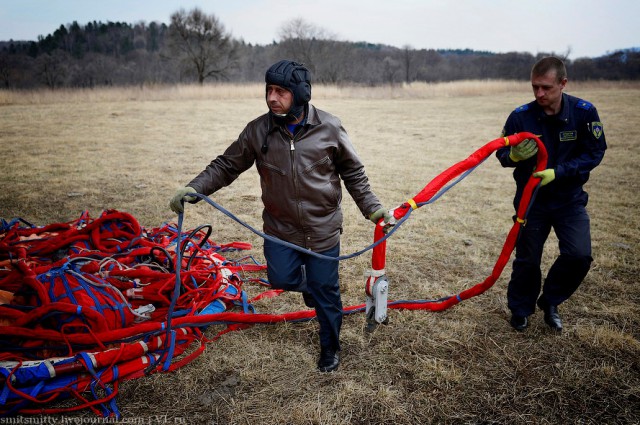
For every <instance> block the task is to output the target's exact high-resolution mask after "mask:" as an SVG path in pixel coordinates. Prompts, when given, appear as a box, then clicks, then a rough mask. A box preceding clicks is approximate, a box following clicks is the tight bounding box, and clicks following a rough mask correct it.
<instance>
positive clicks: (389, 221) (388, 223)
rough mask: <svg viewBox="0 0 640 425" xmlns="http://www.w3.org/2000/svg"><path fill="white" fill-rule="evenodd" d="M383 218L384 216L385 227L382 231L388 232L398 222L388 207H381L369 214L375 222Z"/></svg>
mask: <svg viewBox="0 0 640 425" xmlns="http://www.w3.org/2000/svg"><path fill="white" fill-rule="evenodd" d="M381 218H384V227H383V228H382V231H383V232H384V233H387V232H389V230H391V228H392V227H393V226H395V224H396V223H395V219H394V218H393V216H392V215H391V213H390V212H389V210H387V209H386V208H379V209H377V210H375V211H374V212H372V213H371V214H369V220H371V221H372V222H373V223H374V224H378V221H380V219H381Z"/></svg>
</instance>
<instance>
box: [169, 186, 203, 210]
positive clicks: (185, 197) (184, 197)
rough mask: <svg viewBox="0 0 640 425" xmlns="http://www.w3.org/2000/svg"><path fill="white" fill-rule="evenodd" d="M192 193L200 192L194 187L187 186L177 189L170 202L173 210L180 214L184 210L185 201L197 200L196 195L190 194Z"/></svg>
mask: <svg viewBox="0 0 640 425" xmlns="http://www.w3.org/2000/svg"><path fill="white" fill-rule="evenodd" d="M190 193H198V192H197V191H196V190H195V189H194V188H192V187H189V186H186V187H181V188H180V189H178V190H176V193H175V195H173V198H171V201H170V202H169V207H170V208H171V211H173V212H174V213H176V214H180V213H183V212H184V204H183V201H187V202H193V201H195V200H196V199H198V198H196V197H195V196H190V195H189V194H190Z"/></svg>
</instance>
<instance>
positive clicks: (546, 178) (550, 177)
mask: <svg viewBox="0 0 640 425" xmlns="http://www.w3.org/2000/svg"><path fill="white" fill-rule="evenodd" d="M533 177H538V178H539V179H542V180H540V186H546V185H548V184H549V183H551V182H552V181H554V180H555V178H556V172H555V170H554V169H553V168H547V169H546V170H542V171H538V172H535V173H533Z"/></svg>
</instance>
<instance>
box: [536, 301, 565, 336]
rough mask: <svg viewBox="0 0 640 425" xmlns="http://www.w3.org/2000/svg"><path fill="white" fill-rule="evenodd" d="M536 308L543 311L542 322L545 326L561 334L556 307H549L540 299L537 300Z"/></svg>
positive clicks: (560, 321)
mask: <svg viewBox="0 0 640 425" xmlns="http://www.w3.org/2000/svg"><path fill="white" fill-rule="evenodd" d="M538 307H540V309H541V310H542V311H544V322H545V323H546V324H547V326H549V327H550V328H551V329H552V330H554V331H556V332H562V318H561V317H560V313H559V312H558V306H556V305H549V304H548V303H547V302H546V301H544V300H542V298H540V299H538Z"/></svg>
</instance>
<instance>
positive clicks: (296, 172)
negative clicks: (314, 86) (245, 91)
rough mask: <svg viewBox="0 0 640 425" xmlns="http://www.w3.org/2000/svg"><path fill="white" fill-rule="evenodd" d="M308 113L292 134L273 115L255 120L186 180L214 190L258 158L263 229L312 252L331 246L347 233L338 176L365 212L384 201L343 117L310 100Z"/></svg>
mask: <svg viewBox="0 0 640 425" xmlns="http://www.w3.org/2000/svg"><path fill="white" fill-rule="evenodd" d="M306 117H307V118H306V122H305V124H304V126H302V127H301V128H299V129H297V130H296V132H295V136H292V135H291V133H290V132H289V131H288V130H287V129H286V128H284V127H281V126H279V125H277V124H276V123H275V122H274V121H273V120H272V119H271V116H270V115H269V114H265V115H262V116H260V117H258V118H256V119H255V120H253V121H252V122H250V123H249V124H247V126H246V127H245V128H244V130H243V131H242V133H240V136H239V137H238V139H237V140H236V141H235V142H233V143H232V144H231V145H230V146H229V147H228V148H227V150H226V151H225V152H224V153H223V154H222V155H220V156H218V157H217V158H216V159H214V160H213V161H211V163H210V164H209V165H208V166H207V168H205V169H204V170H203V171H202V172H201V173H200V174H199V175H198V176H196V177H195V178H194V179H193V180H192V181H191V182H190V183H189V184H188V186H190V187H192V188H194V189H195V190H196V191H197V192H198V193H201V194H204V195H210V194H212V193H214V192H215V191H217V190H218V189H220V188H222V187H224V186H227V185H229V184H230V183H231V182H233V181H234V180H235V179H236V178H237V177H238V175H239V174H240V173H242V172H243V171H245V170H247V169H249V168H250V167H251V166H252V165H253V164H254V163H255V164H256V167H257V169H258V173H259V174H260V185H261V187H262V202H263V204H264V210H263V212H262V218H263V221H264V232H265V233H266V234H268V235H272V236H275V237H277V238H279V239H283V240H285V241H288V242H291V243H294V244H296V245H298V246H302V247H304V248H308V249H311V250H313V251H325V250H327V249H329V248H332V247H333V246H335V245H336V244H337V243H338V242H339V240H340V233H341V232H342V210H341V208H340V204H341V202H342V186H341V184H340V179H342V181H343V182H344V185H345V187H346V189H347V190H348V192H349V194H350V195H351V197H352V198H353V200H354V201H355V202H356V204H357V206H358V208H359V209H360V211H361V212H362V214H363V215H364V216H365V217H368V215H369V214H371V213H372V212H374V211H375V210H377V209H379V208H382V206H381V204H380V201H379V200H378V198H377V197H376V195H375V194H374V193H373V192H372V191H371V188H370V186H369V180H368V178H367V175H366V174H365V170H364V165H363V164H362V162H361V161H360V159H359V157H358V155H357V153H356V151H355V149H354V147H353V145H352V144H351V142H350V140H349V137H348V135H347V132H346V131H345V130H344V128H343V127H342V123H341V122H340V120H339V119H338V118H337V117H335V116H333V115H331V114H329V113H327V112H324V111H321V110H319V109H316V108H315V107H314V106H313V105H311V104H309V108H308V111H307V114H306ZM265 146H267V148H266V152H264V150H265V149H264V147H265Z"/></svg>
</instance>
